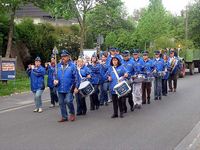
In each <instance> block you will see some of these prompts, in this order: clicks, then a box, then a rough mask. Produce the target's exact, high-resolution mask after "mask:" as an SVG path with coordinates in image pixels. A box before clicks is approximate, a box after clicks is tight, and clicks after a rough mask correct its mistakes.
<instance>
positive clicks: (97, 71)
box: [87, 63, 101, 84]
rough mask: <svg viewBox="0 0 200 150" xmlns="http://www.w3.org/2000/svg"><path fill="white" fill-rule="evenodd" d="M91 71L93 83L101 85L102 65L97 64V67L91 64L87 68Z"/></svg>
mask: <svg viewBox="0 0 200 150" xmlns="http://www.w3.org/2000/svg"><path fill="white" fill-rule="evenodd" d="M87 67H88V68H90V70H91V77H92V79H91V83H92V84H100V81H101V65H100V64H99V63H97V64H96V65H93V64H90V65H88V66H87Z"/></svg>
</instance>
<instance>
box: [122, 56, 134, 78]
mask: <svg viewBox="0 0 200 150" xmlns="http://www.w3.org/2000/svg"><path fill="white" fill-rule="evenodd" d="M122 65H123V66H124V67H125V68H126V70H127V71H128V74H129V77H130V76H132V75H134V74H135V68H134V62H133V59H131V58H130V59H129V60H128V61H125V60H123V61H122Z"/></svg>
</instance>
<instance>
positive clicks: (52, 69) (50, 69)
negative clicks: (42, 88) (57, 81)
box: [47, 65, 56, 88]
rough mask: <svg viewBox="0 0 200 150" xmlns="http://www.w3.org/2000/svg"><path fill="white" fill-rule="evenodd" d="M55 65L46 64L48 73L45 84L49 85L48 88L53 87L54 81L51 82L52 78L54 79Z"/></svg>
mask: <svg viewBox="0 0 200 150" xmlns="http://www.w3.org/2000/svg"><path fill="white" fill-rule="evenodd" d="M55 73H56V72H55V66H54V67H53V66H51V65H48V67H47V75H48V78H47V86H48V87H50V88H53V87H54V83H53V80H54V76H55Z"/></svg>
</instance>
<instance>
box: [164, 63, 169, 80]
mask: <svg viewBox="0 0 200 150" xmlns="http://www.w3.org/2000/svg"><path fill="white" fill-rule="evenodd" d="M164 65H165V71H166V72H165V76H164V77H163V79H165V80H167V79H168V78H169V69H170V64H169V60H167V61H165V60H164Z"/></svg>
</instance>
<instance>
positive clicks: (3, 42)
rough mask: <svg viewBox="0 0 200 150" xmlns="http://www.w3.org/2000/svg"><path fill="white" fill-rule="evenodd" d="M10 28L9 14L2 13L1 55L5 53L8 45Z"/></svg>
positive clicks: (0, 15) (0, 21)
mask: <svg viewBox="0 0 200 150" xmlns="http://www.w3.org/2000/svg"><path fill="white" fill-rule="evenodd" d="M8 30H9V19H8V15H7V14H0V49H1V50H3V51H1V53H0V55H1V54H2V55H4V54H5V49H6V45H7V36H8Z"/></svg>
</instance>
